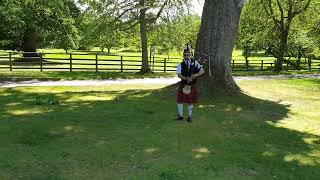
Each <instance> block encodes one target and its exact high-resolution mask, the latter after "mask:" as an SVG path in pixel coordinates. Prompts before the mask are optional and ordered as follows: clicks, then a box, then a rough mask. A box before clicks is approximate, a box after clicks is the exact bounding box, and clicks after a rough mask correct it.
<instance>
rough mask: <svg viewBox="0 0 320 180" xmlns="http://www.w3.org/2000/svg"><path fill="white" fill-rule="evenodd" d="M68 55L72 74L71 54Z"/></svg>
mask: <svg viewBox="0 0 320 180" xmlns="http://www.w3.org/2000/svg"><path fill="white" fill-rule="evenodd" d="M69 55H70V58H69V60H70V72H72V54H69Z"/></svg>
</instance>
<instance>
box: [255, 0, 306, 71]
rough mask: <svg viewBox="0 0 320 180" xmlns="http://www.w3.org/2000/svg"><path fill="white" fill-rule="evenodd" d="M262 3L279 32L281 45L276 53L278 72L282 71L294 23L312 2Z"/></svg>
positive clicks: (277, 1) (292, 0) (271, 0)
mask: <svg viewBox="0 0 320 180" xmlns="http://www.w3.org/2000/svg"><path fill="white" fill-rule="evenodd" d="M260 2H261V5H262V7H263V9H264V11H265V13H266V15H267V16H268V17H269V18H271V19H272V21H273V23H274V25H275V27H276V28H277V31H278V36H279V38H278V39H279V45H278V49H277V50H276V51H274V53H275V54H276V57H277V61H276V70H277V71H281V70H282V64H283V61H284V56H285V54H286V53H287V50H288V49H287V47H288V36H289V32H290V28H291V25H292V21H293V20H294V18H295V17H296V16H297V15H299V14H301V13H302V12H305V11H306V10H307V8H308V7H309V5H310V2H311V0H300V1H295V0H288V1H280V0H260Z"/></svg>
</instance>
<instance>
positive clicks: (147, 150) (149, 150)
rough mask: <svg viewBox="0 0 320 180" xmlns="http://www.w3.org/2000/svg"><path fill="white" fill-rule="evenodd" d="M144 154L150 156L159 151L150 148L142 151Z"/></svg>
mask: <svg viewBox="0 0 320 180" xmlns="http://www.w3.org/2000/svg"><path fill="white" fill-rule="evenodd" d="M144 151H145V152H146V153H150V154H152V153H156V152H158V151H159V149H158V148H154V147H152V148H147V149H145V150H144Z"/></svg>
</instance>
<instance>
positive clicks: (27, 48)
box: [22, 29, 39, 61]
mask: <svg viewBox="0 0 320 180" xmlns="http://www.w3.org/2000/svg"><path fill="white" fill-rule="evenodd" d="M22 50H23V52H25V53H23V57H25V58H23V59H22V61H38V60H39V55H38V54H37V53H36V50H37V31H36V30H35V29H28V30H27V31H26V32H25V35H24V38H23V43H22Z"/></svg>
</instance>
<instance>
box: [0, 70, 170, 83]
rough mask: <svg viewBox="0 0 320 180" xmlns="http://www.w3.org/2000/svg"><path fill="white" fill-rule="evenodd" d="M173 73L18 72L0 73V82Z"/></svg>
mask: <svg viewBox="0 0 320 180" xmlns="http://www.w3.org/2000/svg"><path fill="white" fill-rule="evenodd" d="M174 76H176V74H175V73H147V74H143V75H142V74H139V73H136V72H124V73H120V72H88V71H79V72H63V71H60V72H57V71H50V72H34V71H20V72H9V71H7V72H4V71H2V72H0V81H1V80H2V81H5V80H16V81H20V80H32V79H37V80H43V81H45V80H88V79H93V80H104V79H135V78H158V77H174Z"/></svg>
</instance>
